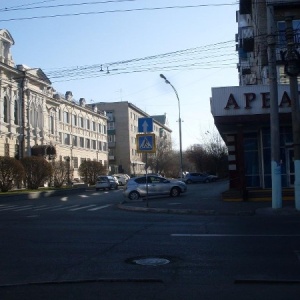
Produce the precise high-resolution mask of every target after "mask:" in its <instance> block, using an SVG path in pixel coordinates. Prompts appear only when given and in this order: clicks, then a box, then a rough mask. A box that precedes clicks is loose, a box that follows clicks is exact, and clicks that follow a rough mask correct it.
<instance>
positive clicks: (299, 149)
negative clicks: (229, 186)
mask: <svg viewBox="0 0 300 300" xmlns="http://www.w3.org/2000/svg"><path fill="white" fill-rule="evenodd" d="M285 24H286V39H287V55H286V61H287V68H288V69H290V70H292V71H293V72H294V74H292V73H291V72H289V73H288V74H289V75H290V77H289V78H290V93H291V102H292V124H293V144H294V166H295V181H294V194H295V208H296V209H297V210H300V116H299V94H298V81H297V76H298V75H299V71H300V70H298V68H297V66H296V65H295V64H296V61H297V59H299V58H298V57H295V55H296V53H295V52H294V51H295V44H294V32H293V23H292V18H287V19H286V21H285ZM287 71H288V70H287Z"/></svg>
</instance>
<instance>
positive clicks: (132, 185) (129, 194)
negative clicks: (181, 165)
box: [123, 175, 187, 200]
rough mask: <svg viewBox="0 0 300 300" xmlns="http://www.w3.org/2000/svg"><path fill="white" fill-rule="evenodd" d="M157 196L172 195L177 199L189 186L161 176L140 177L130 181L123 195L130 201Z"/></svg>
mask: <svg viewBox="0 0 300 300" xmlns="http://www.w3.org/2000/svg"><path fill="white" fill-rule="evenodd" d="M147 186H148V196H155V195H170V196H172V197H177V196H179V195H180V194H181V193H185V192H186V190H187V186H186V184H185V183H184V182H182V181H179V180H171V179H167V178H164V177H160V176H154V175H149V176H140V177H135V178H131V179H129V180H128V182H127V184H126V186H125V189H124V192H123V195H124V197H126V198H129V199H130V200H137V199H139V198H140V197H145V196H146V195H147Z"/></svg>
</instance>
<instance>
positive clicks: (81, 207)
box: [69, 204, 96, 211]
mask: <svg viewBox="0 0 300 300" xmlns="http://www.w3.org/2000/svg"><path fill="white" fill-rule="evenodd" d="M93 206H96V205H95V204H92V205H87V206H80V207H77V208H72V209H69V210H70V211H76V210H80V209H85V208H89V207H93Z"/></svg>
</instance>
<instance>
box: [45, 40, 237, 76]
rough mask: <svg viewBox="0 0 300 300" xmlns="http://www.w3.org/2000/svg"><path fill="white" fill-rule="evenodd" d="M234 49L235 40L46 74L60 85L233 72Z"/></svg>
mask: <svg viewBox="0 0 300 300" xmlns="http://www.w3.org/2000/svg"><path fill="white" fill-rule="evenodd" d="M234 47H235V42H234V41H233V40H232V41H227V42H220V43H215V44H211V45H205V46H202V47H195V48H189V49H184V50H178V51H173V52H168V53H163V54H158V55H151V56H146V57H139V58H133V59H128V60H120V61H114V62H103V63H97V64H93V65H83V66H74V67H66V68H63V67H62V68H57V69H49V70H48V71H47V70H44V71H45V72H46V73H47V76H48V77H49V78H50V79H51V80H52V81H54V82H57V81H70V80H79V79H85V78H91V77H100V76H113V75H120V74H129V73H139V72H156V71H171V70H198V69H212V68H229V67H231V68H233V67H236V63H237V62H238V57H237V53H236V52H235V51H233V49H234Z"/></svg>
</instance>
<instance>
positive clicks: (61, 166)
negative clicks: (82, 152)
mask: <svg viewBox="0 0 300 300" xmlns="http://www.w3.org/2000/svg"><path fill="white" fill-rule="evenodd" d="M52 169H53V173H52V180H53V184H54V187H57V188H58V187H61V186H62V185H63V184H64V183H66V182H68V172H69V162H67V161H62V160H60V161H55V162H53V163H52Z"/></svg>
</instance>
